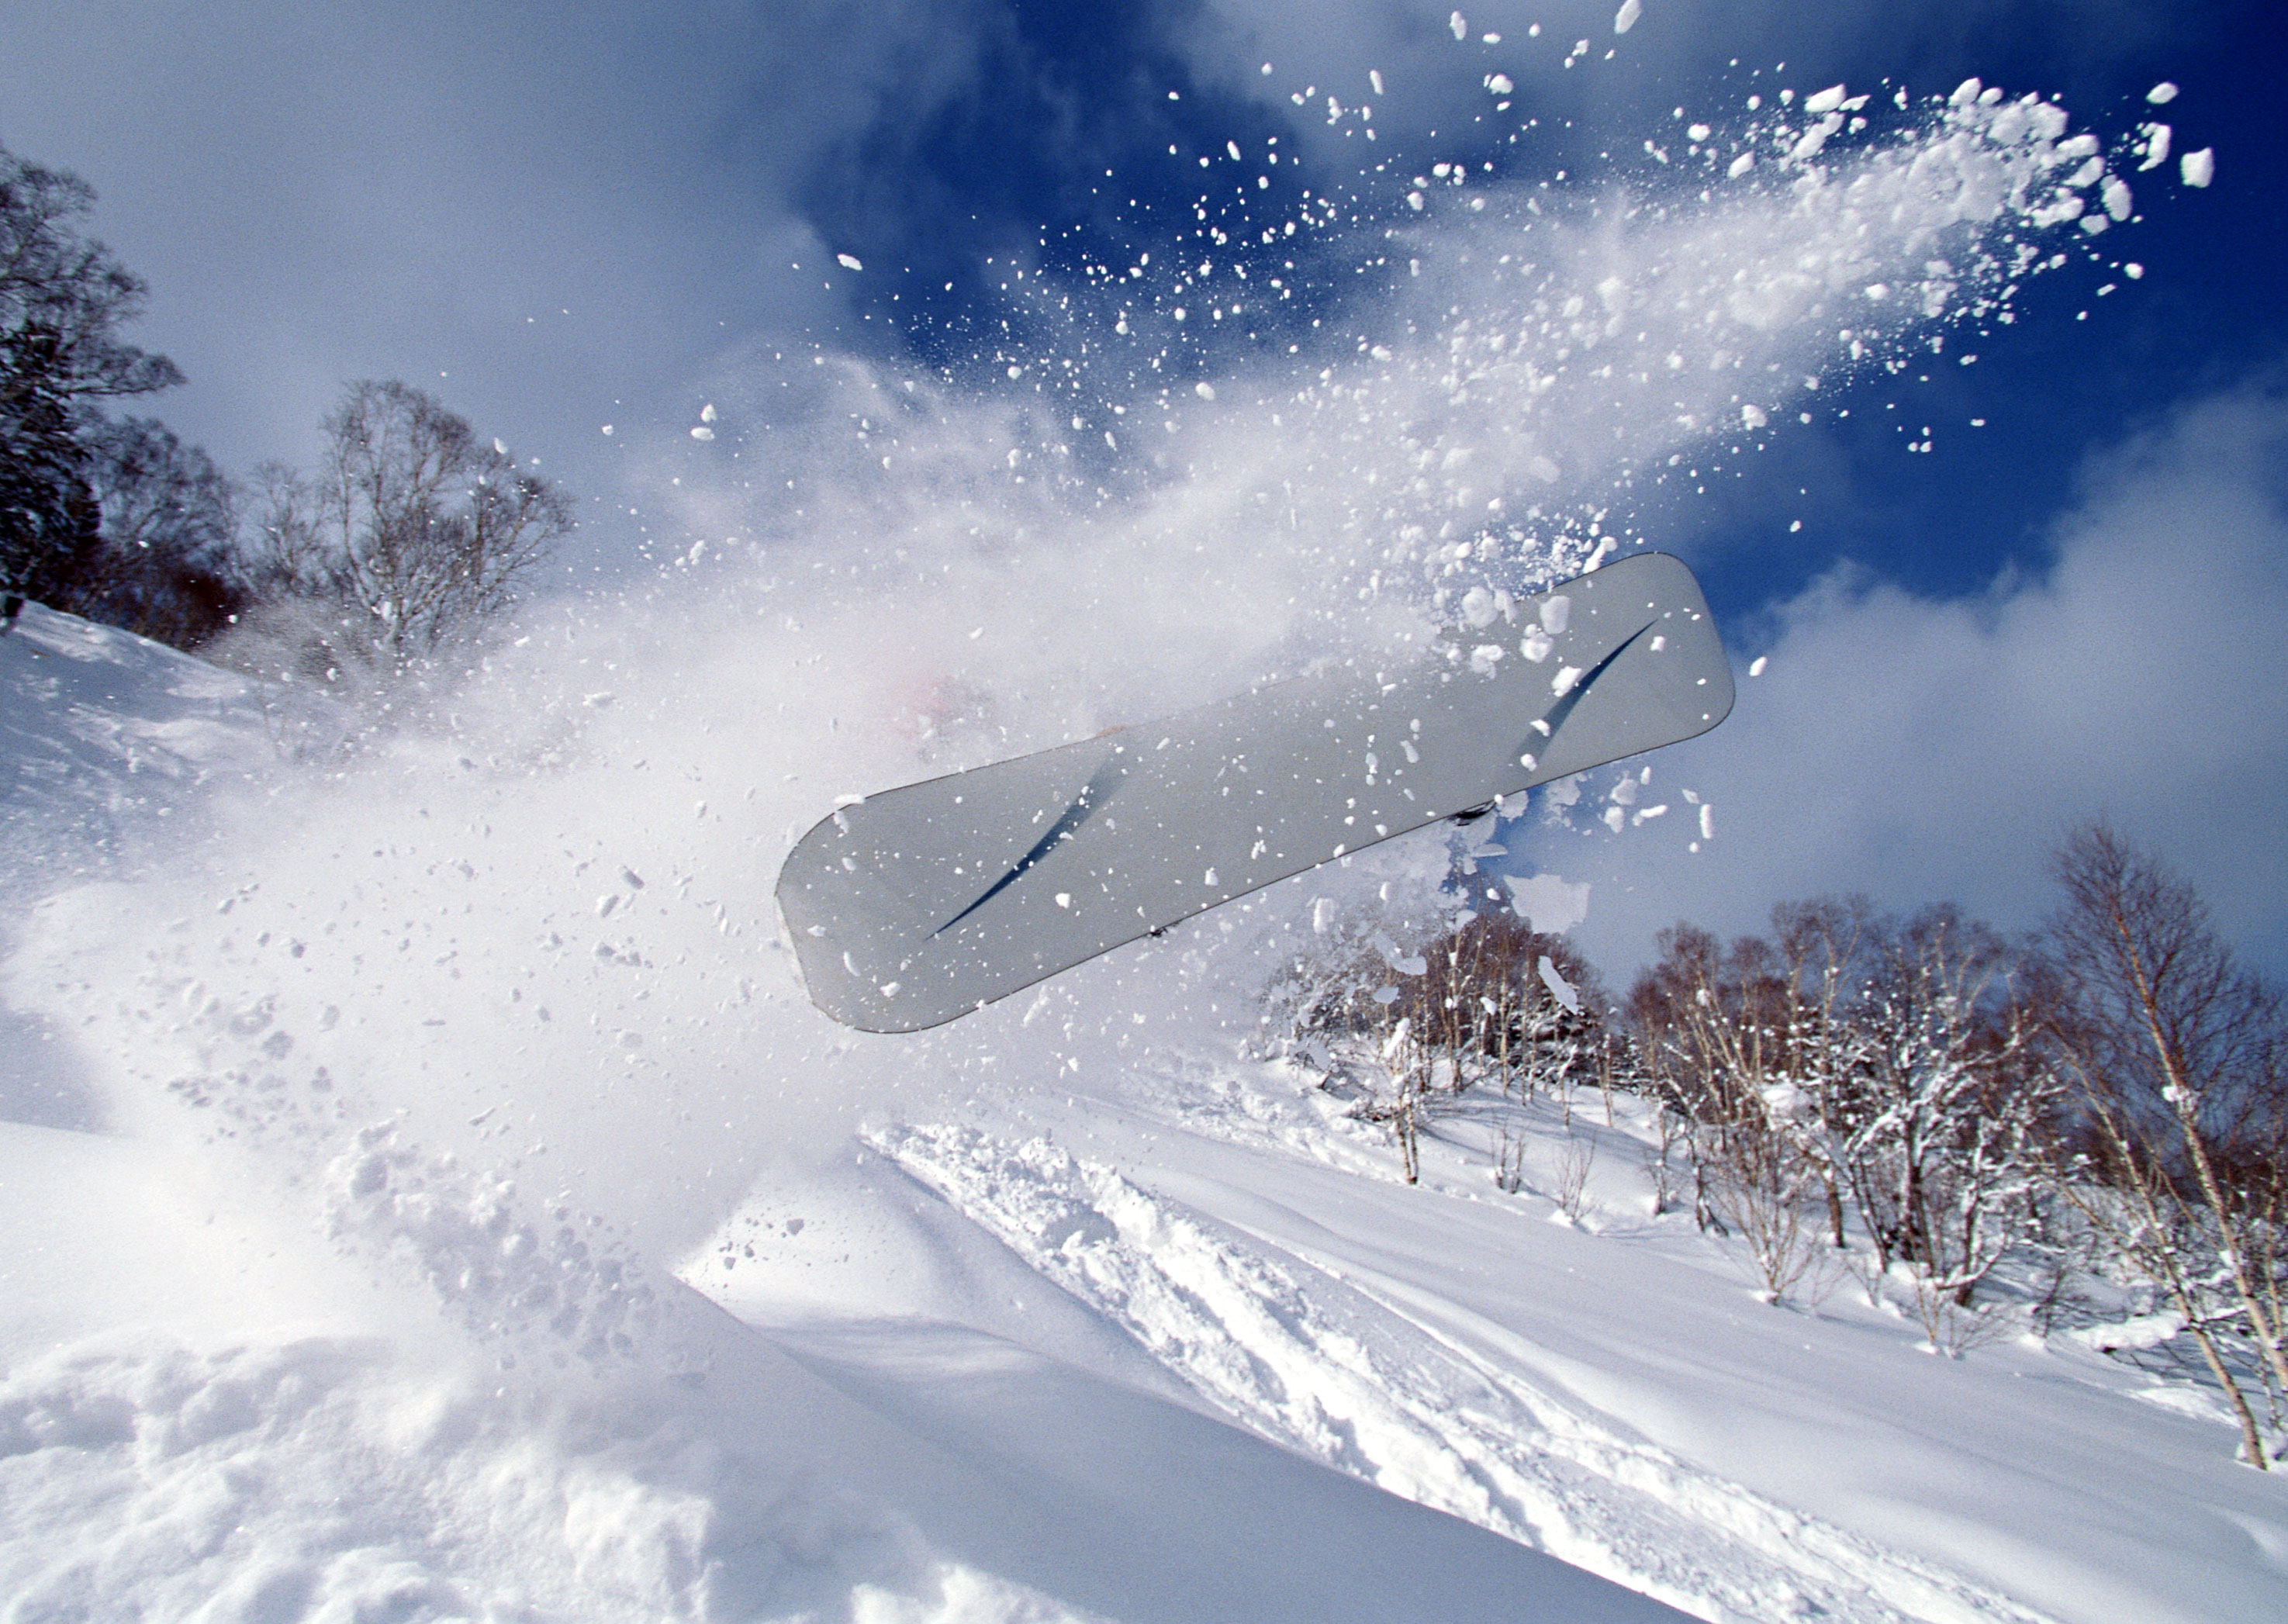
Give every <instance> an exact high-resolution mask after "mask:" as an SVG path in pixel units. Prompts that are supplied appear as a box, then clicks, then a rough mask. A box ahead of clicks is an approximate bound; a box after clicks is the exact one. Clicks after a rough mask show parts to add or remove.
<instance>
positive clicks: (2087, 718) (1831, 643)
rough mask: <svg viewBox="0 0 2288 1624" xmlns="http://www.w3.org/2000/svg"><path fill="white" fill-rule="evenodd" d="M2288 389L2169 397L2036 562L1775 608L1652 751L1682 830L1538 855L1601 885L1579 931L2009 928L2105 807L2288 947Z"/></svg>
mask: <svg viewBox="0 0 2288 1624" xmlns="http://www.w3.org/2000/svg"><path fill="white" fill-rule="evenodd" d="M2284 466H2288V396H2284V395H2283V394H2282V393H2281V392H2279V391H2277V390H2276V389H2250V390H2244V391H2240V392H2233V393H2229V394H2227V395H2223V396H2220V397H2216V398H2212V399H2209V400H2203V401H2200V402H2197V403H2195V404H2193V405H2190V406H2188V407H2185V408H2181V409H2179V410H2177V411H2176V412H2174V413H2173V415H2172V416H2170V417H2169V418H2168V419H2167V420H2166V421H2165V423H2164V424H2162V425H2161V426H2159V427H2158V428H2157V429H2155V430H2153V431H2151V432H2147V433H2145V434H2142V435H2141V436H2139V437H2138V438H2137V439H2136V440H2133V441H2132V442H2131V443H2130V444H2128V445H2127V446H2126V447H2125V448H2121V449H2119V450H2118V451H2117V452H2115V453H2114V454H2112V455H2110V456H2107V457H2105V458H2103V459H2101V461H2100V462H2098V463H2096V464H2094V465H2093V468H2092V470H2091V471H2090V473H2089V475H2088V477H2087V479H2086V480H2085V487H2084V495H2083V497H2082V500H2081V502H2080V503H2079V505H2078V506H2077V509H2076V510H2075V511H2072V512H2071V513H2070V514H2068V515H2066V516H2065V517H2064V518H2063V519H2061V520H2060V522H2059V523H2058V525H2057V526H2056V527H2055V532H2054V534H2055V547H2056V551H2055V557H2054V563H2053V564H2052V566H2050V567H2049V568H2048V569H2047V570H2046V571H2045V572H2043V573H2041V574H2038V575H2030V576H2023V577H2018V576H2006V577H2005V578H2004V579H2002V580H2000V581H1998V582H1996V583H1995V585H1994V586H1993V587H1992V589H1991V590H1990V591H1988V592H1987V593H1985V594H1983V595H1982V596H1980V597H1977V598H1966V599H1956V600H1948V601H1934V600H1931V599H1928V598H1918V597H1915V596H1912V595H1911V594H1909V593H1906V592H1903V591H1901V590H1898V589H1896V588H1895V587H1891V586H1887V585H1884V584H1882V583H1880V582H1878V581H1876V580H1874V579H1873V578H1871V576H1869V575H1867V574H1864V573H1863V572H1853V571H1848V570H1847V571H1843V572H1839V573H1838V574H1833V575H1831V576H1829V577H1827V578H1825V579H1824V580H1822V581H1820V582H1816V583H1815V584H1814V585H1813V586H1812V587H1811V588H1810V589H1809V590H1807V591H1805V592H1804V593H1803V594H1802V595H1800V596H1799V597H1798V598H1794V599H1793V600H1791V601H1790V602H1788V603H1786V604H1784V605H1782V606H1779V607H1778V608H1777V610H1776V617H1777V623H1778V635H1777V637H1776V639H1775V640H1774V641H1773V642H1772V643H1771V645H1770V648H1769V653H1770V657H1771V664H1770V669H1768V671H1767V673H1766V674H1765V675H1764V676H1763V677H1761V678H1760V680H1758V681H1756V682H1754V683H1743V684H1742V685H1741V698H1740V703H1739V706H1738V709H1736V711H1735V712H1734V713H1733V716H1732V718H1731V719H1730V720H1729V721H1728V723H1727V724H1726V725H1724V726H1722V727H1721V728H1719V729H1718V730H1717V731H1716V732H1715V733H1712V734H1710V735H1709V736H1708V737H1707V738H1705V739H1704V740H1700V741H1695V742H1694V743H1692V744H1690V745H1688V746H1683V747H1680V748H1679V749H1675V750H1672V751H1669V752H1665V753H1664V754H1663V755H1661V756H1658V757H1652V758H1651V759H1652V761H1653V763H1654V778H1655V780H1656V782H1661V781H1665V782H1666V783H1669V784H1672V785H1675V786H1678V787H1686V786H1688V787H1691V788H1695V789H1696V790H1697V791H1698V792H1699V793H1700V794H1701V795H1703V796H1704V797H1706V798H1707V799H1708V800H1709V801H1711V802H1712V803H1713V804H1715V806H1716V808H1717V814H1716V828H1717V831H1718V837H1717V838H1716V839H1715V840H1713V841H1711V842H1709V843H1707V844H1705V845H1704V848H1703V850H1702V851H1701V852H1698V853H1696V854H1695V853H1693V852H1689V851H1688V849H1687V841H1688V839H1689V838H1690V837H1691V836H1693V835H1695V834H1696V832H1697V830H1696V828H1693V827H1689V826H1687V827H1683V828H1676V827H1657V826H1656V827H1654V828H1648V829H1647V830H1644V831H1632V832H1631V833H1630V834H1629V835H1628V836H1625V837H1622V838H1618V839H1613V838H1609V837H1607V836H1604V835H1603V834H1602V832H1601V831H1599V832H1597V833H1596V834H1595V835H1594V836H1590V837H1584V838H1581V839H1580V840H1579V841H1578V844H1576V841H1575V838H1574V837H1572V836H1554V837H1553V838H1548V839H1545V840H1544V841H1543V842H1540V843H1537V844H1539V847H1540V849H1539V850H1538V851H1537V853H1536V855H1537V858H1538V859H1539V860H1541V861H1542V862H1543V864H1544V865H1545V866H1546V867H1551V868H1553V869H1556V870H1559V871H1561V872H1562V873H1564V874H1565V875H1568V876H1569V877H1571V878H1574V879H1586V880H1590V881H1592V882H1593V883H1594V890H1593V897H1592V901H1591V907H1590V911H1589V918H1588V920H1587V921H1586V923H1585V924H1584V925H1583V926H1582V927H1581V929H1580V931H1579V935H1580V938H1581V939H1582V942H1583V945H1584V947H1585V949H1587V950H1588V951H1589V952H1590V953H1591V955H1592V956H1593V957H1595V958H1597V959H1599V960H1600V961H1601V962H1602V963H1605V964H1606V965H1607V966H1608V968H1609V970H1612V971H1613V972H1615V973H1616V974H1617V975H1625V973H1626V970H1627V967H1628V966H1630V965H1632V964H1633V963H1637V962H1638V961H1639V960H1640V959H1641V957H1642V956H1643V955H1646V954H1647V953H1648V952H1649V949H1650V945H1651V940H1652V936H1653V934H1654V932H1655V931H1657V930H1658V929H1660V928H1661V927H1662V926H1663V925H1665V924H1668V923H1673V922H1674V921H1676V920H1677V919H1679V918H1689V919H1691V920H1693V921H1695V922H1696V923H1701V924H1704V925H1707V926H1709V927H1711V928H1712V929H1716V930H1719V931H1724V932H1727V933H1729V932H1732V931H1744V930H1755V929H1760V928H1761V927H1762V925H1763V922H1764V915H1765V914H1766V913H1767V911H1768V908H1769V907H1770V905H1771V904H1772V903H1773V902H1775V901H1777V900H1781V899H1788V898H1795V897H1803V896H1808V895H1814V894H1817V893H1820V892H1823V891H1854V890H1863V891H1868V892H1870V893H1871V894H1872V895H1873V896H1874V897H1875V898H1876V899H1878V900H1879V901H1882V902H1885V903H1888V904H1892V905H1895V906H1911V905H1913V904H1915V903H1919V902H1922V901H1930V900H1938V899H1953V900H1956V901H1958V902H1959V903H1961V904H1962V905H1963V906H1964V907H1966V908H1968V909H1970V910H1972V911H1974V912H1975V913H1977V914H1980V915H1984V916H1987V917H1989V918H1990V919H1991V920H1993V921H1994V922H1995V923H1998V924H2001V925H2003V926H2005V927H2006V928H2023V927H2030V926H2032V925H2034V924H2036V923H2038V922H2039V920H2040V919H2041V917H2042V916H2043V915H2044V914H2045V913H2046V911H2047V910H2048V909H2049V907H2051V906H2052V898H2051V894H2050V887H2049V883H2048V880H2047V877H2046V873H2045V864H2046V858H2047V853H2048V852H2049V851H2050V849H2051V848H2052V847H2053V846H2054V844H2055V843H2056V842H2057V840H2058V838H2059V836H2061V835H2062V833H2063V831H2064V830H2065V829H2066V828H2068V827H2069V826H2070V824H2072V823H2073V822H2075V821H2077V820H2080V819H2083V818H2085V817H2089V816H2092V815H2094V814H2099V813H2103V814H2105V815H2107V816H2109V817H2111V818H2112V819H2114V820H2116V821H2117V823H2118V824H2119V825H2120V826H2121V827H2122V828H2123V829H2124V831H2125V833H2127V834H2128V835H2129V836H2132V837H2133V838H2134V839H2135V840H2137V841H2139V842H2141V843H2142V844H2147V845H2148V846H2150V847H2152V848H2155V849H2157V850H2158V851H2160V852H2162V853H2164V854H2165V856H2166V857H2167V858H2168V859H2169V860H2170V861H2172V862H2173V864H2174V865H2176V866H2177V867H2178V868H2179V869H2180V870H2181V872H2183V873H2184V874H2185V875H2187V876H2188V877H2189V878H2190V879H2191V880H2193V881H2194V883H2196V884H2197V885H2198V886H2199V887H2200V889H2201V890H2202V891H2203V893H2204V894H2205V896H2206V898H2207V899H2208V900H2209V901H2210V903H2211V905H2212V906H2213V907H2214V909H2215V910H2216V914H2217V916H2218V919H2219V922H2220V924H2221V925H2222V926H2223V927H2224V928H2225V930H2226V931H2228V934H2230V935H2231V936H2232V937H2233V938H2235V939H2236V940H2238V941H2239V942H2240V943H2242V944H2243V945H2244V948H2245V949H2246V950H2248V951H2250V952H2251V953H2252V954H2253V955H2255V956H2256V957H2258V958H2259V959H2260V960H2262V961H2264V962H2267V963H2275V964H2276V963H2278V962H2279V961H2280V960H2282V959H2284V958H2288V903H2284V885H2288V823H2284V820H2282V818H2281V816H2280V811H2279V808H2280V800H2281V794H2282V790H2283V788H2284V785H2288V681H2284V679H2283V670H2282V666H2283V662H2284V659H2288V510H2284V490H2288V486H2284V481H2283V477H2282V470H2283V468H2284Z"/></svg>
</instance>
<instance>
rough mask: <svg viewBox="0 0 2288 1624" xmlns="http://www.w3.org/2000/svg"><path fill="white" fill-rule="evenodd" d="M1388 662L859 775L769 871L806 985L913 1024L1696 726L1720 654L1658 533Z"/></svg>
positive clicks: (1700, 602) (861, 1019)
mask: <svg viewBox="0 0 2288 1624" xmlns="http://www.w3.org/2000/svg"><path fill="white" fill-rule="evenodd" d="M1481 613H1482V614H1484V615H1486V617H1487V618H1486V619H1485V620H1484V621H1483V622H1482V623H1481V624H1478V625H1474V626H1473V625H1469V624H1464V625H1460V626H1457V627H1454V628H1451V629H1450V630H1448V631H1447V632H1446V633H1445V634H1443V635H1442V638H1440V639H1439V640H1438V642H1437V643H1436V644H1435V645H1434V648H1433V651H1432V652H1431V653H1430V654H1428V655H1426V656H1424V657H1420V658H1418V659H1417V660H1416V661H1414V662H1413V663H1411V664H1409V665H1404V666H1397V665H1393V666H1390V667H1386V668H1385V669H1369V668H1368V667H1366V666H1364V665H1362V666H1359V667H1357V668H1355V669H1345V670H1339V671H1334V672H1330V673H1327V674H1324V675H1321V676H1315V677H1302V678H1299V679H1297V680H1295V681H1291V682H1284V683H1279V684H1275V685H1271V686H1268V687H1265V688H1261V689H1258V690H1256V691H1255V692H1253V693H1245V694H1241V695H1238V696H1236V697H1235V698H1232V699H1228V700H1224V701H1219V702H1218V703H1215V704H1212V705H1208V706H1204V707H1203V708H1201V709H1197V710H1193V711H1188V712H1186V713H1184V714H1182V715H1180V716H1176V717H1168V718H1165V719H1164V720H1162V721H1159V722H1156V723H1148V724H1144V725H1138V726H1134V727H1127V728H1121V729H1116V730H1115V731H1114V732H1112V733H1106V734H1101V735H1100V736H1098V737H1096V738H1093V739H1087V740H1083V741H1078V742H1076V743H1072V744H1066V745H1061V746H1059V747H1057V748H1055V749H1048V750H1042V751H1039V752H1037V754H1034V755H1030V756H1021V757H1015V758H1013V759H1012V760H1009V761H1003V762H997V763H994V764H991V765H989V766H983V767H976V768H973V769H971V770H970V771H968V772H956V773H952V774H950V775H949V776H947V777H944V778H937V779H931V780H927V781H926V782H923V783H918V784H909V785H906V786H905V787H903V788H897V789H890V790H886V791H884V792H882V793H881V794H878V795H874V796H868V797H867V798H866V799H865V800H864V801H862V802H861V803H859V804H856V805H854V806H848V807H844V808H842V809H840V810H838V811H836V812H833V813H831V814H830V815H829V816H828V817H826V818H824V819H822V820H820V821H819V823H818V824H817V825H816V826H815V827H814V828H812V829H811V830H810V831H809V832H808V833H807V834H806V835H805V836H803V837H802V839H801V840H800V841H798V842H797V843H796V845H795V848H794V850H793V851H792V852H790V854H789V855H788V857H787V860H786V862H785V864H784V866H783V867H782V868H781V869H780V872H779V881H778V902H779V909H780V913H781V915H782V917H783V920H784V923H785V925H786V929H787V934H788V937H789V939H790V941H791V943H792V944H793V947H794V949H795V955H796V959H797V961H798V963H799V964H800V966H801V970H802V975H803V980H804V983H805V985H806V987H807V988H808V990H809V993H810V996H811V1000H812V1002H814V1003H816V1004H817V1005H818V1007H819V1008H820V1009H821V1010H824V1011H825V1012H826V1013H827V1014H829V1015H830V1016H832V1017H833V1018H835V1019H837V1020H839V1021H842V1022H844V1023H845V1024H846V1025H849V1026H855V1027H858V1028H859V1029H861V1030H862V1031H867V1032H918V1031H921V1030H924V1029H926V1028H927V1027H930V1026H940V1025H942V1024H943V1023H945V1022H947V1021H949V1020H952V1019H954V1018H957V1017H959V1016H962V1015H965V1014H967V1013H969V1012H970V1011H971V1010H976V1009H980V1008H982V1007H983V1006H984V1005H986V1004H988V1003H990V1002H994V1001H995V1000H996V999H999V998H1005V997H1007V996H1008V995H1009V994H1012V993H1014V992H1017V991H1020V990H1021V989H1022V988H1024V987H1027V986H1031V985H1032V984H1033V983H1035V982H1037V981H1039V980H1042V979H1044V978H1047V977H1049V976H1053V975H1054V974H1056V973H1057V972H1058V971H1060V970H1068V969H1070V968H1071V967H1072V966H1073V965H1076V964H1078V963H1083V962H1084V961H1086V960H1088V959H1092V958H1094V957H1096V956H1097V955H1100V954H1103V953H1107V952H1109V951H1110V950H1111V949H1113V948H1115V947H1120V946H1122V945H1123V944H1124V943H1127V942H1131V941H1134V940H1135V939H1138V938H1139V937H1142V936H1146V935H1152V934H1156V933H1158V932H1159V931H1164V930H1166V929H1167V928H1168V927H1169V926H1170V925H1172V924H1175V923H1179V922H1180V921H1182V920H1184V919H1187V918H1188V917H1190V916H1191V915H1194V914H1197V913H1200V912H1202V911H1204V910H1205V909H1207V908H1211V907H1215V906H1216V905H1217V904H1219V903H1222V902H1227V901H1229V900H1231V899H1233V898H1235V897H1240V896H1244V895H1245V894H1247V893H1248V892H1250V891H1258V890H1260V889H1261V888H1262V887H1264V886H1266V885H1269V884H1272V883H1275V882H1276V881H1279V880H1283V879H1285V878H1287V877H1289V876H1290V875H1296V874H1300V873H1302V872H1303V871H1305V870H1306V869H1308V868H1313V867H1317V866H1318V865H1319V864H1321V863H1324V862H1328V861H1331V860H1334V859H1336V858H1339V857H1342V856H1344V855H1346V854H1347V853H1349V852H1357V851H1361V850H1363V849H1364V848H1365V847H1367V846H1370V845H1373V844H1378V843H1379V842H1381V841H1384V840H1387V839H1394V838H1395V837H1396V836H1400V835H1402V834H1405V833H1407V832H1408V831H1410V830H1412V829H1418V828H1422V827H1424V826H1425V825H1426V824H1431V823H1435V822H1437V821H1439V820H1441V819H1444V818H1450V817H1453V816H1456V815H1457V814H1458V813H1462V812H1466V811H1470V810H1472V809H1479V808H1483V807H1485V806H1487V805H1490V804H1492V803H1493V802H1494V801H1496V800H1498V799H1499V798H1500V797H1501V796H1508V795H1515V794H1517V793H1519V792H1521V791H1522V790H1525V789H1529V788H1532V787H1533V786H1534V785H1537V784H1543V783H1547V782H1550V781H1551V780H1555V779H1560V778H1564V777H1567V776H1569V774H1572V773H1575V772H1584V771H1585V770H1587V769H1588V768H1591V767H1595V766H1601V765H1602V764H1605V763H1607V762H1610V761H1616V760H1618V759H1619V758H1620V757H1624V756H1633V755H1635V754H1637V753H1639V752H1640V751H1643V750H1648V749H1656V748H1658V747H1659V746H1661V745H1664V744H1673V743H1676V742H1678V741H1681V740H1685V739H1689V738H1693V737H1695V736H1696V735H1697V734H1700V733H1705V732H1707V731H1708V730H1709V729H1710V728H1712V727H1713V726H1715V725H1717V723H1719V722H1720V721H1722V720H1723V719H1724V717H1725V716H1726V714H1727V713H1728V712H1729V711H1730V709H1731V708H1732V699H1733V685H1732V674H1731V668H1730V666H1729V664H1728V662H1727V661H1726V659H1725V655H1724V648H1723V644H1722V642H1721V640H1720V638H1718V636H1717V632H1716V627H1715V622H1714V620H1713V618H1712V616H1711V614H1709V611H1708V606H1707V603H1706V600H1705V599H1704V598H1703V597H1702V595H1701V592H1700V587H1699V583H1698V582H1696V581H1695V580H1694V579H1693V577H1692V573H1691V571H1689V570H1688V569H1687V568H1686V567H1685V566H1684V565H1683V564H1682V563H1680V561H1678V560H1677V559H1675V558H1671V557H1669V556H1668V555H1666V554H1664V553H1641V554H1638V555H1636V556H1635V557H1633V558H1623V559H1620V560H1618V561H1617V562H1615V563H1612V564H1609V565H1607V566H1605V567H1604V568H1602V569H1601V570H1598V571H1596V572H1594V573H1593V574H1587V575H1583V576H1580V577H1579V578H1577V579H1576V580H1573V581H1569V582H1565V583H1563V584H1562V585H1561V586H1558V587H1555V588H1553V589H1552V590H1550V591H1548V592H1546V593H1544V594H1542V595H1541V596H1540V597H1538V598H1523V599H1519V600H1517V601H1516V602H1514V603H1498V604H1497V605H1494V606H1487V605H1481Z"/></svg>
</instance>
